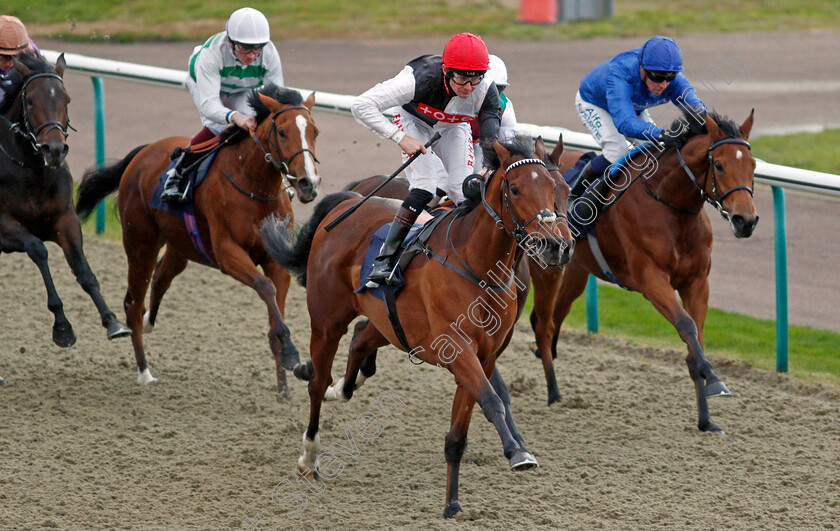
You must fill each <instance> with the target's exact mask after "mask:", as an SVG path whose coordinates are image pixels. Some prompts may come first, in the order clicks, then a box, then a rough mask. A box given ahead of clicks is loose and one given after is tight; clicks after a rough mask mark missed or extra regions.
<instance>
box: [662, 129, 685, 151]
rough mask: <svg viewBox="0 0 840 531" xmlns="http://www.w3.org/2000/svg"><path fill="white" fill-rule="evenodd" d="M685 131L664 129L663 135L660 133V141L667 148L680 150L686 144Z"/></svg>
mask: <svg viewBox="0 0 840 531" xmlns="http://www.w3.org/2000/svg"><path fill="white" fill-rule="evenodd" d="M682 134H683V130H682V129H680V130H679V131H677V132H673V131H669V130H667V129H663V130H662V132H661V133H659V138H658V140H659V141H660V142H662V144H663V145H664V146H665V147H672V148H674V149H680V148H682V147H683V145H684V144H685V141H684V140H682Z"/></svg>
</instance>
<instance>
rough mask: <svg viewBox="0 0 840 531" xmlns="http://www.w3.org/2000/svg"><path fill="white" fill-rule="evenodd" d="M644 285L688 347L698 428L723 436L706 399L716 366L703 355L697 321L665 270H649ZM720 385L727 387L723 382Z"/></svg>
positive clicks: (647, 297)
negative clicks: (682, 303)
mask: <svg viewBox="0 0 840 531" xmlns="http://www.w3.org/2000/svg"><path fill="white" fill-rule="evenodd" d="M641 286H642V288H641V290H642V295H644V296H645V298H646V299H648V300H649V301H650V302H651V303H653V305H654V306H655V307H656V309H657V310H658V311H659V313H661V314H662V315H663V316H665V318H666V319H668V321H669V322H670V323H671V324H672V325H673V326H674V328H676V329H677V333H679V335H680V338H681V339H682V340H683V341H684V342H685V344H686V345H687V346H688V356H686V359H685V361H686V364H687V365H688V373H689V375H690V376H691V379H692V380H693V381H694V390H695V394H696V396H697V413H698V415H697V417H698V418H697V427H698V428H700V430H701V431H710V432H713V433H723V430H721V429H720V428H719V427H718V426H716V425H715V424H714V423H713V422H712V418H711V415H710V414H709V405H708V403H707V400H706V396H707V394H706V377H707V376H708V375H709V374H711V369H712V367H711V365H710V364H709V362H708V361H706V358H705V356H704V355H703V347H702V346H701V345H700V340H699V333H698V330H697V325H696V323H695V322H694V319H692V318H691V316H690V315H689V314H688V313H687V312H686V311H685V310H684V309H683V307H682V306H680V303H679V301H678V300H677V296H676V294H675V293H674V289H673V287H672V286H671V284H670V283H669V282H668V279H667V277H666V275H665V273H664V272H663V271H660V270H656V269H653V268H648V269H647V270H646V271H645V273H644V275H643V282H642V283H641ZM715 378H716V377H715ZM717 382H719V380H717ZM719 383H720V385H723V383H722V382H719ZM724 388H725V386H724ZM726 392H727V393H728V392H729V391H728V390H727V391H726Z"/></svg>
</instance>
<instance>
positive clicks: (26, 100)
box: [23, 96, 32, 107]
mask: <svg viewBox="0 0 840 531" xmlns="http://www.w3.org/2000/svg"><path fill="white" fill-rule="evenodd" d="M23 101H24V103H26V105H28V106H29V107H32V98H30V97H29V96H27V97H26V99H25V100H23Z"/></svg>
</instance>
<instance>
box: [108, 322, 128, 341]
mask: <svg viewBox="0 0 840 531" xmlns="http://www.w3.org/2000/svg"><path fill="white" fill-rule="evenodd" d="M130 335H131V328H129V327H127V326H125V325H124V324H123V323H121V322H119V321H112V322H111V324H109V325H108V339H117V338H118V337H125V336H130Z"/></svg>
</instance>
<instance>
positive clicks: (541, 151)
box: [534, 136, 545, 160]
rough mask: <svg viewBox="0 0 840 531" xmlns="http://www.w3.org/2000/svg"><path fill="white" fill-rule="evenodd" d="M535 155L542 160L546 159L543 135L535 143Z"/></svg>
mask: <svg viewBox="0 0 840 531" xmlns="http://www.w3.org/2000/svg"><path fill="white" fill-rule="evenodd" d="M534 155H536V157H537V158H538V159H540V160H545V142H544V141H543V139H542V137H541V136H538V137H537V141H536V143H534Z"/></svg>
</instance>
